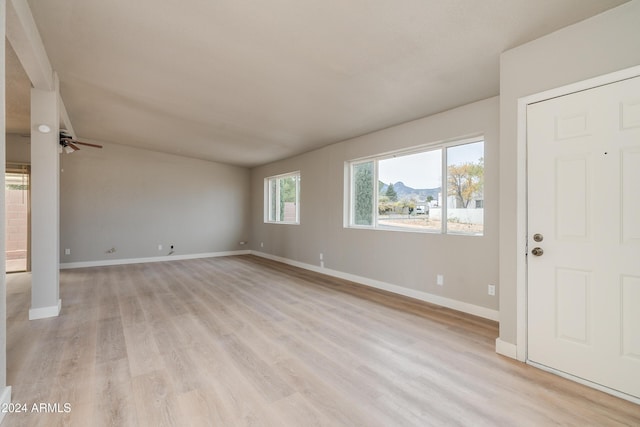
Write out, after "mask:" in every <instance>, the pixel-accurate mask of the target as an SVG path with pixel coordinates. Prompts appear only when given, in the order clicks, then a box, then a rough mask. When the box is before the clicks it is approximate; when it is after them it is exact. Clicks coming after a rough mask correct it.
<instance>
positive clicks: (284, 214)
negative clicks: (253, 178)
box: [264, 172, 300, 224]
mask: <svg viewBox="0 0 640 427" xmlns="http://www.w3.org/2000/svg"><path fill="white" fill-rule="evenodd" d="M264 183H265V215H264V217H265V222H274V223H282V224H299V223H300V172H292V173H287V174H283V175H277V176H272V177H269V178H265V180H264Z"/></svg>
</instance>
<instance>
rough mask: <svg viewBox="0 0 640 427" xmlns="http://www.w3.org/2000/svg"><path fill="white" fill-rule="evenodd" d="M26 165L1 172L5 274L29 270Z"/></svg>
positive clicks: (29, 216)
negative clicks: (4, 219)
mask: <svg viewBox="0 0 640 427" xmlns="http://www.w3.org/2000/svg"><path fill="white" fill-rule="evenodd" d="M30 178H31V175H30V168H29V166H28V165H15V164H8V165H7V167H6V172H5V190H4V191H5V214H6V215H5V217H6V224H5V227H6V228H5V230H6V233H5V251H6V266H5V268H6V272H7V273H17V272H23V271H30V270H31V262H30V261H31V259H30V240H31V239H30V219H31V215H30V213H31V206H30V205H31V203H30V202H31V197H30V195H31V193H30Z"/></svg>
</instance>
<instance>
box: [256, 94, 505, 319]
mask: <svg viewBox="0 0 640 427" xmlns="http://www.w3.org/2000/svg"><path fill="white" fill-rule="evenodd" d="M498 113H499V99H498V97H494V98H490V99H487V100H483V101H479V102H476V103H473V104H470V105H466V106H463V107H460V108H456V109H454V110H450V111H446V112H444V113H440V114H437V115H434V116H430V117H426V118H423V119H419V120H415V121H412V122H408V123H405V124H401V125H398V126H394V127H391V128H388V129H385V130H381V131H378V132H374V133H371V134H368V135H364V136H361V137H358V138H353V139H350V140H347V141H343V142H340V143H337V144H333V145H330V146H328V147H325V148H321V149H318V150H315V151H311V152H309V153H306V154H302V155H299V156H296V157H293V158H289V159H286V160H282V161H278V162H275V163H271V164H268V165H265V166H261V167H257V168H254V169H252V171H251V227H252V229H251V248H252V249H253V250H255V251H262V252H265V253H267V254H271V255H275V256H279V257H284V258H287V259H290V260H293V261H297V262H302V263H307V264H311V265H315V266H319V265H320V253H322V254H323V256H324V264H325V267H326V268H329V269H332V270H337V271H339V272H342V273H348V274H353V275H357V276H360V277H364V278H367V279H373V280H377V281H382V282H385V283H388V284H392V285H397V286H401V287H405V288H408V289H412V290H418V291H422V292H427V293H429V294H433V295H437V296H442V297H446V298H450V299H454V300H457V301H461V302H464V303H469V304H473V305H477V306H481V307H485V308H489V309H493V310H497V309H498V296H489V295H488V294H487V285H488V284H496V285H497V284H498V238H499V236H498V231H499V226H498V187H499V185H498V157H499V156H498ZM472 135H484V137H485V166H486V167H485V171H486V172H485V173H486V175H485V233H484V236H461V235H443V234H435V233H413V232H401V231H383V230H364V229H351V228H345V227H344V205H345V202H346V201H345V162H347V161H349V160H353V159H357V158H361V157H365V156H371V155H376V154H381V153H385V152H389V151H394V150H400V149H405V148H409V147H414V146H418V145H423V144H427V143H437V142H441V141H448V140H455V139H458V138H463V137H467V136H472ZM296 170H299V171H300V174H301V183H300V187H301V188H300V224H299V225H284V224H265V223H264V216H263V215H264V178H265V177H268V176H272V175H277V174H281V173H286V172H291V171H296ZM261 243H263V246H261ZM437 274H443V275H444V286H442V287H441V286H437V285H436V275H437ZM498 293H499V291H498Z"/></svg>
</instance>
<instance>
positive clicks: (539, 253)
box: [531, 248, 544, 256]
mask: <svg viewBox="0 0 640 427" xmlns="http://www.w3.org/2000/svg"><path fill="white" fill-rule="evenodd" d="M531 253H532V254H533V255H535V256H542V254H543V253H544V251H543V250H542V248H533V249H531Z"/></svg>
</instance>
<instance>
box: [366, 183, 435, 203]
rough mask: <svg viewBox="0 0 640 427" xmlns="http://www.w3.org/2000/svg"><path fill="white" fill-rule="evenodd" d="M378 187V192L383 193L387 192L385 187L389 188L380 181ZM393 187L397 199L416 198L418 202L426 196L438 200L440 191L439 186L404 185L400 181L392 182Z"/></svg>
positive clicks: (424, 199) (425, 198)
mask: <svg viewBox="0 0 640 427" xmlns="http://www.w3.org/2000/svg"><path fill="white" fill-rule="evenodd" d="M378 188H379V189H380V190H379V191H380V194H385V193H386V192H387V188H389V185H388V184H385V183H384V182H382V181H380V182H379V183H378ZM393 189H394V190H395V192H396V194H397V195H398V200H402V199H416V200H417V201H419V202H424V201H426V200H427V197H429V196H431V197H433V200H438V194H439V193H440V192H441V191H442V190H441V188H440V187H437V188H412V187H409V186H408V185H404V183H403V182H402V181H398V182H394V183H393Z"/></svg>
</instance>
